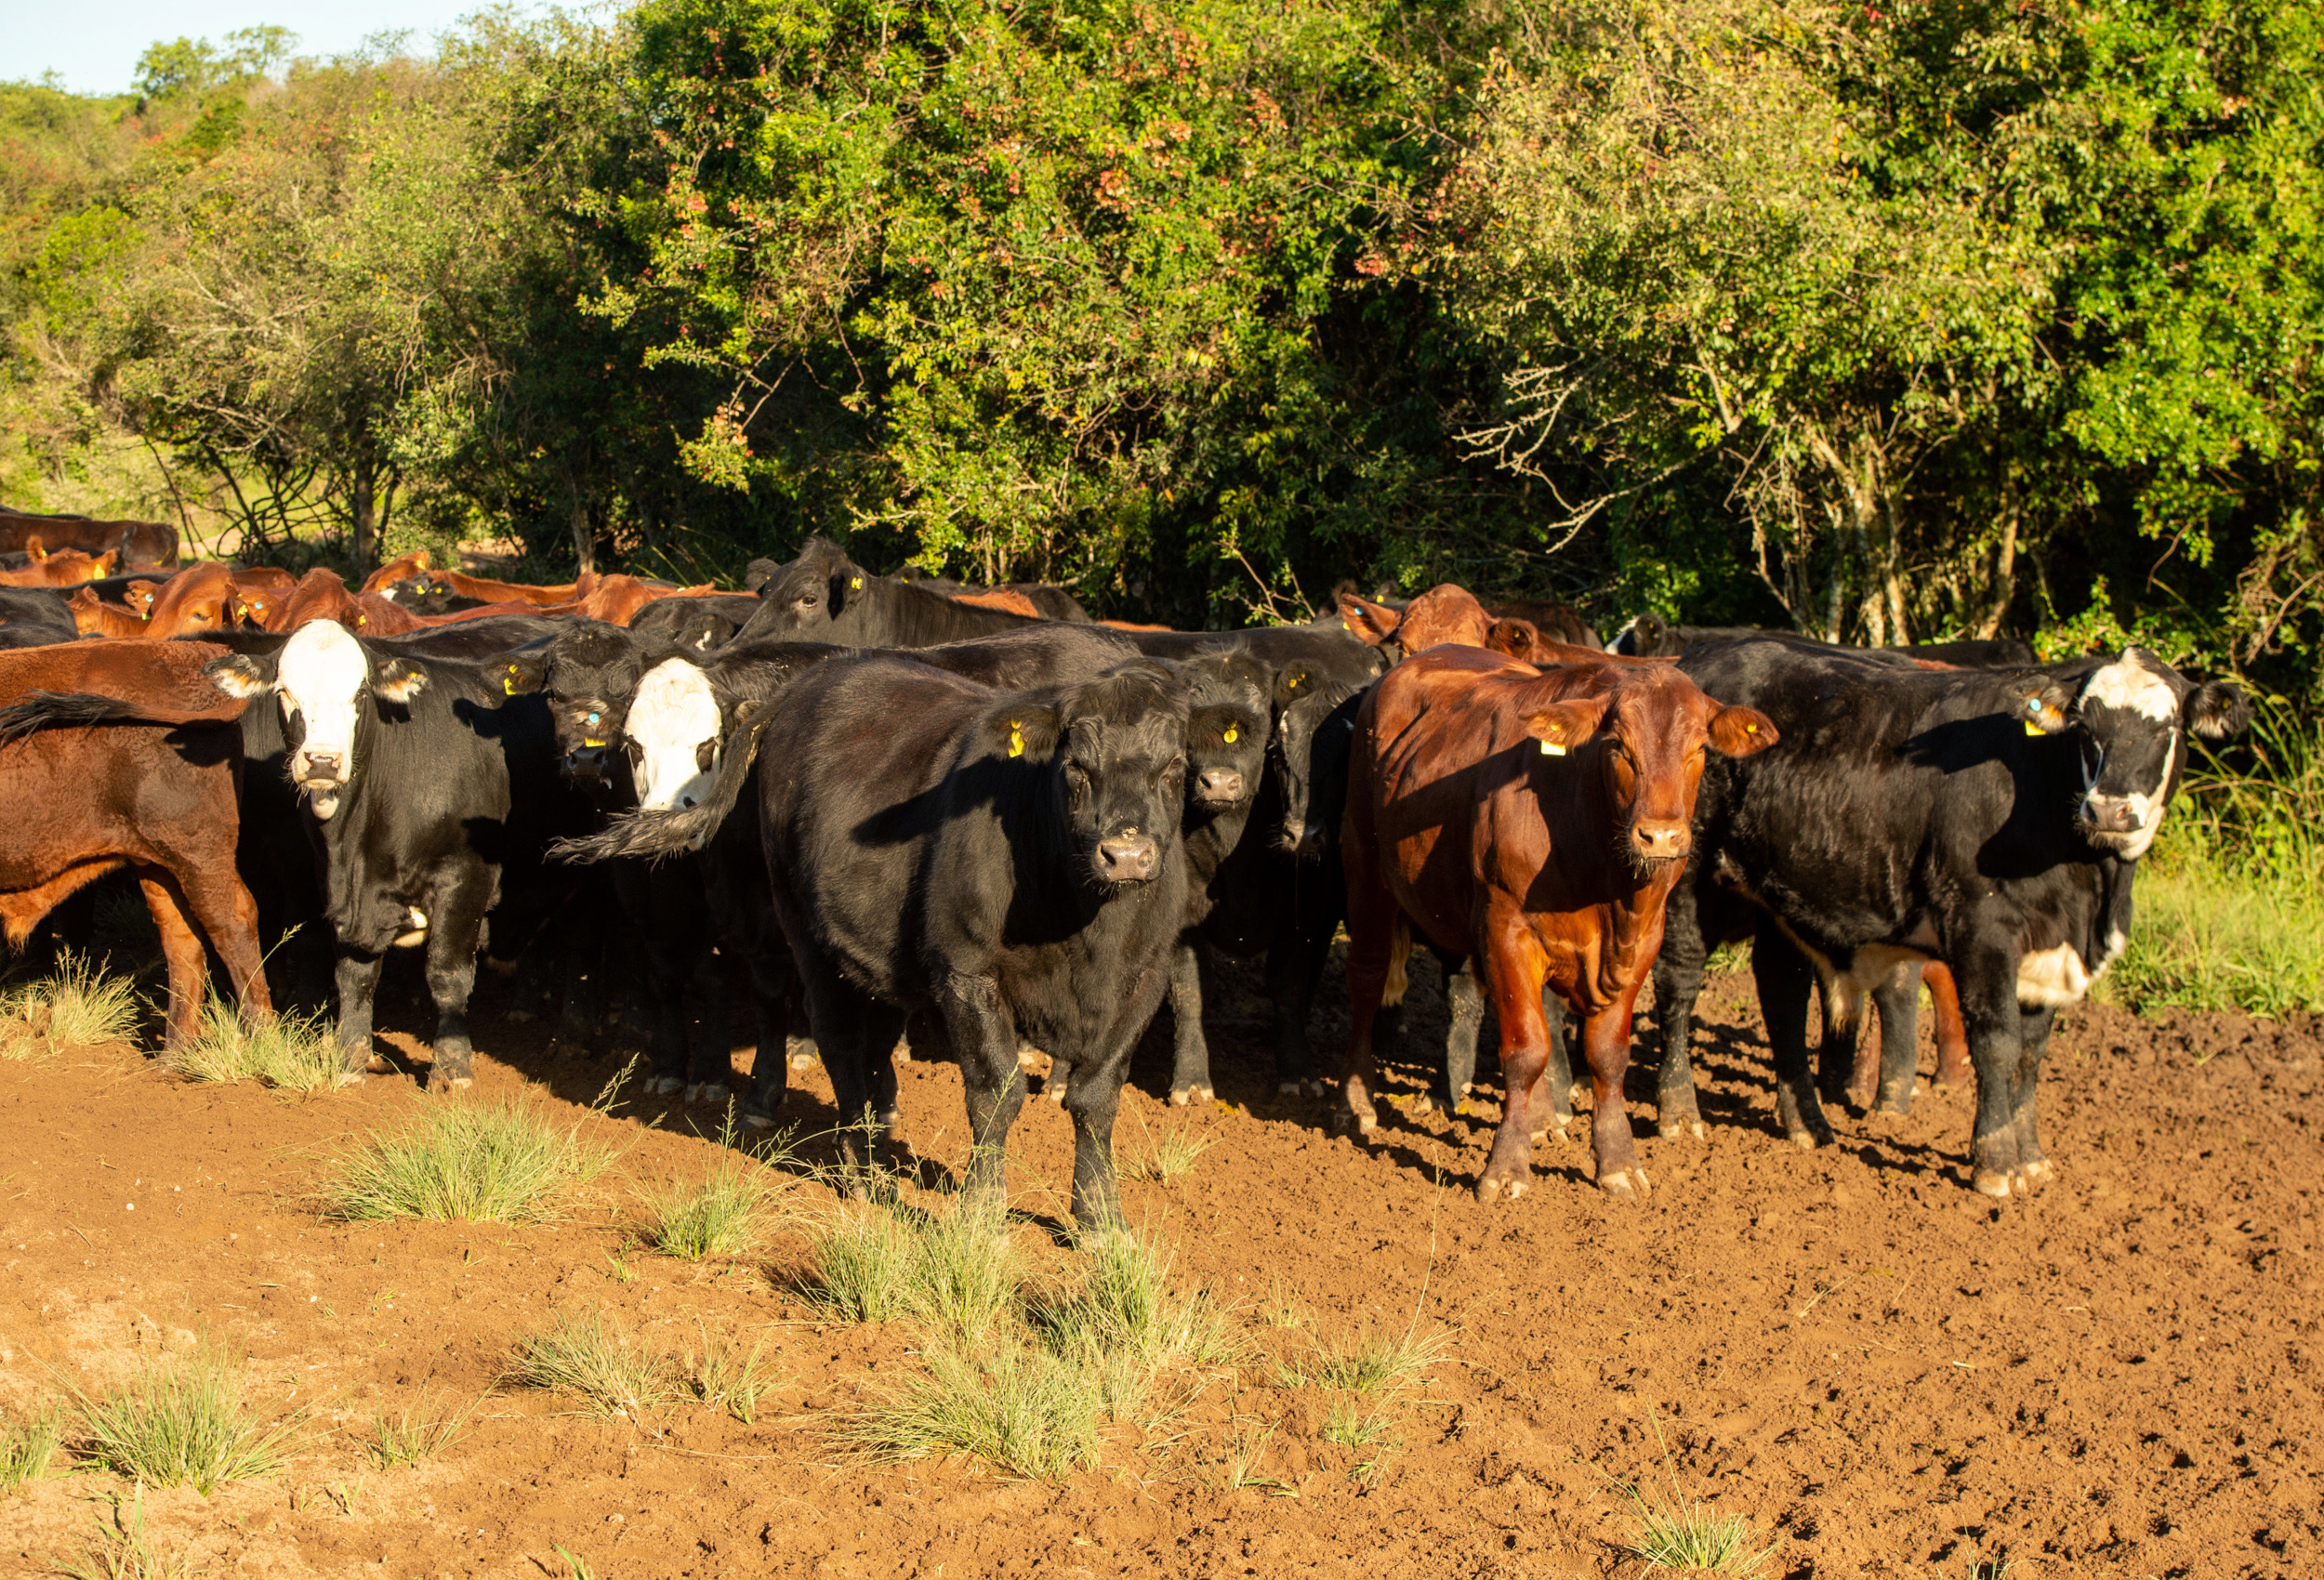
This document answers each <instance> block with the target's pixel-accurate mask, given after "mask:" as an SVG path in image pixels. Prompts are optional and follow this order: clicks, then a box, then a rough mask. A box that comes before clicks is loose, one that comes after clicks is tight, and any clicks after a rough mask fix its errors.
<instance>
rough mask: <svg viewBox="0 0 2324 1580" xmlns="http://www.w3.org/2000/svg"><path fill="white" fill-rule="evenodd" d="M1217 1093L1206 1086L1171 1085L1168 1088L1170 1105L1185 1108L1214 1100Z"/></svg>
mask: <svg viewBox="0 0 2324 1580" xmlns="http://www.w3.org/2000/svg"><path fill="white" fill-rule="evenodd" d="M1218 1095H1219V1094H1218V1093H1216V1092H1214V1091H1212V1090H1211V1089H1210V1088H1209V1087H1208V1086H1172V1087H1171V1088H1170V1106H1171V1107H1172V1108H1185V1107H1187V1106H1189V1105H1195V1106H1199V1105H1201V1104H1203V1103H1207V1102H1211V1101H1215V1100H1216V1099H1217V1098H1218Z"/></svg>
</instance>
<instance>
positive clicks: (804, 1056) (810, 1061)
mask: <svg viewBox="0 0 2324 1580" xmlns="http://www.w3.org/2000/svg"><path fill="white" fill-rule="evenodd" d="M790 1057H791V1068H792V1069H794V1070H812V1069H813V1068H814V1067H815V1056H814V1055H813V1054H812V1053H795V1054H792V1055H791V1056H790Z"/></svg>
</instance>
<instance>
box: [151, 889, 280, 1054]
mask: <svg viewBox="0 0 2324 1580" xmlns="http://www.w3.org/2000/svg"><path fill="white" fill-rule="evenodd" d="M178 889H179V891H180V892H181V893H182V894H183V895H184V898H185V903H186V908H187V909H188V910H190V911H191V912H192V913H193V919H194V921H195V922H197V923H199V924H200V926H201V928H202V931H203V932H204V933H205V935H206V936H207V937H208V939H209V941H210V947H211V948H212V949H214V950H216V951H217V952H218V960H219V961H220V962H221V963H222V964H223V965H224V966H225V968H226V975H227V979H228V980H229V981H231V982H232V983H233V984H234V1003H235V1005H236V1007H238V1008H239V1009H240V1010H241V1011H242V1023H243V1024H244V1026H246V1027H248V1028H250V1029H251V1030H253V1031H255V1030H257V1028H258V1027H259V1026H260V1025H263V1024H264V1023H265V1022H267V1021H269V1020H272V1019H274V1000H273V999H272V997H271V996H270V995H269V994H268V992H267V985H266V961H265V958H264V957H263V956H262V955H260V953H259V951H258V902H257V901H256V900H254V899H252V898H251V895H250V890H249V889H245V888H244V887H243V883H242V879H241V878H240V877H239V876H236V875H235V872H234V869H233V868H232V867H231V866H227V867H224V868H222V869H220V870H217V871H213V870H212V869H210V868H208V867H195V868H194V869H192V870H191V872H189V873H187V874H186V875H185V876H184V877H183V878H181V879H179V882H178ZM150 903H151V902H150V901H149V904H150Z"/></svg>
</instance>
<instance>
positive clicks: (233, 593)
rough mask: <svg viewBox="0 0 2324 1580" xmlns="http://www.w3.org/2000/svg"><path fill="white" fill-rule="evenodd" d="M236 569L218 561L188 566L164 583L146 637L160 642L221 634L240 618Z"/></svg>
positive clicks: (148, 621)
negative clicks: (211, 632) (160, 640)
mask: <svg viewBox="0 0 2324 1580" xmlns="http://www.w3.org/2000/svg"><path fill="white" fill-rule="evenodd" d="M239 597H240V595H239V593H238V591H237V589H236V587H235V586H234V570H233V567H232V566H231V565H227V564H223V563H221V562H219V561H218V560H205V561H204V562H203V563H201V564H199V565H189V566H187V567H186V568H185V569H184V570H182V571H180V572H178V573H177V574H176V575H174V576H172V577H170V578H169V580H167V581H166V582H164V583H163V584H162V588H161V591H160V592H158V593H156V594H154V595H153V612H152V614H151V615H150V616H148V617H147V620H146V624H145V634H146V635H147V636H149V637H152V638H154V639H157V640H159V639H164V638H168V637H188V636H194V637H198V636H201V635H203V634H204V633H205V632H208V631H222V630H224V629H226V628H227V627H229V626H231V625H236V624H238V623H239V621H240V619H241V612H240V604H239Z"/></svg>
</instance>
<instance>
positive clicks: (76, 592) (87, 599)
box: [64, 582, 100, 609]
mask: <svg viewBox="0 0 2324 1580" xmlns="http://www.w3.org/2000/svg"><path fill="white" fill-rule="evenodd" d="M64 601H65V607H66V608H68V609H95V608H96V607H97V606H98V604H99V601H100V600H99V598H98V596H97V589H96V588H95V587H93V586H89V585H88V584H87V583H86V582H83V583H82V584H81V585H80V586H77V587H75V588H73V592H72V595H71V596H70V597H68V598H67V599H65V600H64Z"/></svg>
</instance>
